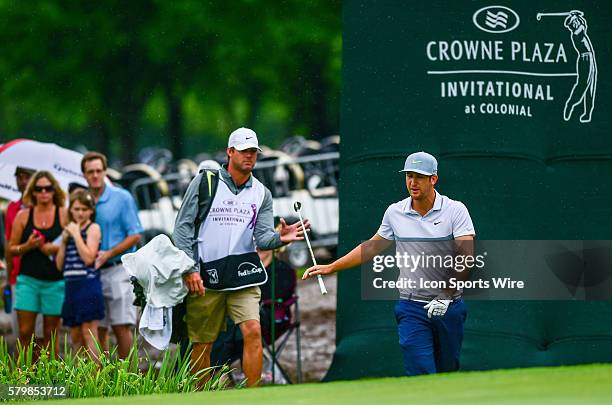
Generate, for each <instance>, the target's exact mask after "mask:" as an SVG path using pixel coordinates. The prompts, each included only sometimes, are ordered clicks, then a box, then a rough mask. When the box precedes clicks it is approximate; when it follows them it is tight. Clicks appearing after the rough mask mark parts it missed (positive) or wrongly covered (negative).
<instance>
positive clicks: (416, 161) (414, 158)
mask: <svg viewBox="0 0 612 405" xmlns="http://www.w3.org/2000/svg"><path fill="white" fill-rule="evenodd" d="M401 172H414V173H419V174H424V175H425V176H433V175H434V174H435V175H437V174H438V161H437V160H436V158H435V157H433V156H432V155H430V154H429V153H427V152H416V153H413V154H411V155H408V157H407V158H406V162H405V163H404V169H403V170H400V173H401Z"/></svg>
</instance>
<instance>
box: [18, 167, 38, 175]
mask: <svg viewBox="0 0 612 405" xmlns="http://www.w3.org/2000/svg"><path fill="white" fill-rule="evenodd" d="M21 173H23V174H29V175H30V176H31V175H33V174H34V173H36V170H34V169H29V168H27V167H22V166H17V168H16V169H15V176H19V175H20V174H21Z"/></svg>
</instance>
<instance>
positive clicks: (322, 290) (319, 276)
mask: <svg viewBox="0 0 612 405" xmlns="http://www.w3.org/2000/svg"><path fill="white" fill-rule="evenodd" d="M317 280H318V281H319V288H320V289H321V294H322V295H325V294H327V288H325V284H324V283H323V277H321V275H320V274H317Z"/></svg>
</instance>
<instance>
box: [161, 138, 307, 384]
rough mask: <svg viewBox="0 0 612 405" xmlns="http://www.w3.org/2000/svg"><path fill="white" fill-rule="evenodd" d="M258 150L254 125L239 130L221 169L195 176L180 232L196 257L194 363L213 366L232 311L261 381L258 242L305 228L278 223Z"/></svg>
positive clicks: (250, 370)
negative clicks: (259, 170) (258, 173)
mask: <svg viewBox="0 0 612 405" xmlns="http://www.w3.org/2000/svg"><path fill="white" fill-rule="evenodd" d="M258 151H261V149H260V148H259V142H258V139H257V135H256V133H255V132H254V131H253V130H251V129H248V128H238V129H237V130H235V131H234V132H232V133H231V134H230V137H229V141H228V144H227V150H226V152H227V158H228V160H227V163H226V164H224V165H223V166H222V167H221V169H220V170H218V171H217V170H210V169H205V170H203V171H202V172H200V173H199V174H198V175H197V176H196V177H195V178H194V179H193V180H192V181H191V183H190V185H189V187H188V189H187V192H186V193H185V196H184V199H183V202H182V205H181V208H180V210H179V212H178V215H177V218H176V223H175V228H174V234H173V238H174V243H175V244H176V246H177V247H178V248H179V249H181V250H183V251H184V252H186V253H187V254H188V255H189V256H190V257H193V258H194V259H195V262H196V266H195V267H194V269H193V270H192V271H191V272H190V273H189V274H188V275H187V276H185V277H184V280H185V283H186V285H187V287H188V288H189V291H190V292H191V294H190V295H189V296H188V297H187V314H186V316H185V321H186V323H187V332H188V335H189V339H190V340H191V341H192V342H193V350H192V361H193V364H194V366H195V367H194V370H193V371H194V372H197V371H198V370H201V369H203V368H207V367H209V366H210V352H211V349H212V345H213V343H214V341H215V339H216V338H217V336H218V334H219V332H221V330H222V329H223V328H224V327H225V316H226V314H227V315H229V316H230V318H231V319H232V320H233V321H234V323H236V324H237V325H239V327H240V331H241V332H242V335H243V337H244V350H243V364H242V368H243V371H244V373H245V376H246V378H247V386H254V385H257V384H258V383H259V379H260V377H261V370H262V364H263V348H262V343H261V326H260V323H259V301H260V297H261V291H260V289H259V287H258V286H259V285H261V284H263V283H265V282H266V280H267V274H266V272H265V269H264V268H263V266H262V264H261V261H260V260H259V256H258V255H257V252H256V248H255V246H257V247H258V248H260V249H262V250H270V249H275V248H277V247H280V246H281V245H283V244H286V243H290V242H292V241H295V240H301V239H303V235H304V230H303V229H302V227H301V225H300V223H299V222H298V223H296V224H294V225H287V223H286V222H285V220H284V219H281V229H280V232H275V231H274V215H273V212H272V194H271V193H270V190H268V189H267V188H266V187H265V186H264V185H263V184H262V183H261V182H260V181H259V180H257V179H256V178H255V177H254V176H253V175H252V173H251V172H252V170H253V168H254V167H255V163H256V162H257V153H258ZM202 194H204V195H202ZM305 227H306V228H308V227H309V226H308V224H307V223H305Z"/></svg>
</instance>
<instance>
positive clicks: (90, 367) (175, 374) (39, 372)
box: [0, 337, 229, 398]
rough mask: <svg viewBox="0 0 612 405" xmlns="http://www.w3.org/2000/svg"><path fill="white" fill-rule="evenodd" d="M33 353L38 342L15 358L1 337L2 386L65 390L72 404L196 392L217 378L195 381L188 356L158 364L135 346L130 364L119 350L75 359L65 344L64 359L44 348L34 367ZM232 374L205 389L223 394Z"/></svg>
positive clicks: (175, 355)
mask: <svg viewBox="0 0 612 405" xmlns="http://www.w3.org/2000/svg"><path fill="white" fill-rule="evenodd" d="M65 342H67V340H65ZM34 347H35V345H34V342H33V341H31V342H30V344H29V345H28V346H27V347H21V345H20V344H19V343H18V344H17V351H16V354H11V353H9V351H8V347H7V344H6V342H5V341H4V339H3V337H0V384H6V385H63V386H66V387H67V390H68V394H69V396H70V397H71V398H92V397H101V396H103V397H107V396H109V397H110V396H126V395H141V394H158V393H171V392H177V393H178V392H181V393H185V392H195V391H196V390H197V384H198V383H199V382H201V380H202V379H203V378H204V377H205V376H206V375H207V374H209V373H211V372H212V369H206V370H202V371H200V372H198V373H195V375H194V373H192V369H191V366H190V362H189V361H188V360H189V357H188V355H186V356H185V357H181V356H180V354H179V352H178V350H177V351H175V352H170V351H166V352H165V353H164V356H163V358H162V359H161V360H160V361H159V362H155V361H151V360H149V359H147V358H142V357H139V350H138V346H137V344H136V342H135V343H134V345H133V346H132V348H131V350H130V353H129V355H128V357H127V358H125V359H119V358H117V355H116V348H115V349H114V350H113V351H111V352H110V353H103V354H102V355H100V356H99V358H98V359H95V358H93V357H92V356H90V355H89V353H87V352H82V353H80V355H79V356H75V355H73V354H72V352H71V350H70V348H69V347H68V344H67V343H66V344H65V347H64V354H62V355H61V356H56V355H55V352H54V348H53V347H51V349H50V350H47V349H46V348H40V355H39V358H38V361H34V352H35V349H34ZM100 351H101V350H100V348H99V346H98V352H100ZM156 366H158V367H156ZM227 373H229V369H228V368H227V367H225V368H222V369H221V370H216V373H214V374H213V377H212V378H211V379H209V380H208V381H207V382H206V383H205V384H204V389H205V390H218V389H222V388H224V387H225V382H224V381H226V379H225V378H223V376H224V375H226V374H227Z"/></svg>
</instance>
